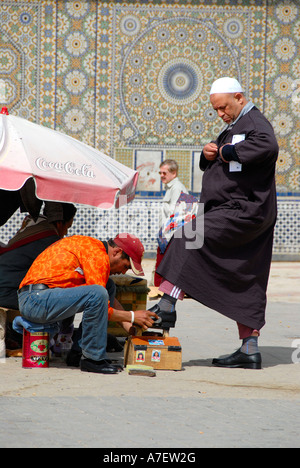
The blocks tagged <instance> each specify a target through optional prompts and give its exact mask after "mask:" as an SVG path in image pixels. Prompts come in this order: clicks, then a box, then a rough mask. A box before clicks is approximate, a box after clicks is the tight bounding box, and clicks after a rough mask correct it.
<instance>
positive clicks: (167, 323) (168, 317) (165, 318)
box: [148, 304, 177, 330]
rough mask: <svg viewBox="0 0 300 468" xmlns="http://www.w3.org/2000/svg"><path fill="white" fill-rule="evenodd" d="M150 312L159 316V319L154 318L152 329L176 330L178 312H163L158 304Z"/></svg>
mask: <svg viewBox="0 0 300 468" xmlns="http://www.w3.org/2000/svg"><path fill="white" fill-rule="evenodd" d="M148 311H149V312H154V313H155V314H156V315H158V319H155V318H154V317H152V319H153V320H154V323H153V325H151V327H150V328H162V329H164V330H168V329H169V328H174V327H175V323H176V318H177V316H176V310H174V311H172V312H167V311H165V310H161V308H160V307H159V305H158V304H155V306H153V307H151V308H150V309H148Z"/></svg>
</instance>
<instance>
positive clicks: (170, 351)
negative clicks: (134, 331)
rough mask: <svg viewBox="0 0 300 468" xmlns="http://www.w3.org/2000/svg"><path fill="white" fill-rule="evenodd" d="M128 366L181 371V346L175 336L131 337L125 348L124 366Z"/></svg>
mask: <svg viewBox="0 0 300 468" xmlns="http://www.w3.org/2000/svg"><path fill="white" fill-rule="evenodd" d="M127 364H129V365H133V364H142V365H146V366H152V367H153V368H154V369H161V370H181V368H182V349H181V345H180V343H179V341H178V338H176V337H174V336H173V337H171V336H168V337H164V336H133V337H131V336H130V337H128V339H127V341H126V343H125V347H124V365H125V366H126V365H127Z"/></svg>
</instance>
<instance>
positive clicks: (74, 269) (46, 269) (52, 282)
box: [20, 236, 113, 318]
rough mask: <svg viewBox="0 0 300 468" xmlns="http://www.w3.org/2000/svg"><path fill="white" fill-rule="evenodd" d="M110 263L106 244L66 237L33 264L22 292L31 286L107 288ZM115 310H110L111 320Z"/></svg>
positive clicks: (45, 251)
mask: <svg viewBox="0 0 300 468" xmlns="http://www.w3.org/2000/svg"><path fill="white" fill-rule="evenodd" d="M109 274H110V262H109V257H108V255H107V253H106V249H105V246H104V245H103V243H102V242H101V241H99V240H97V239H94V238H93V237H87V236H71V237H65V238H63V239H61V240H59V241H57V242H55V243H54V244H52V245H50V247H48V248H47V249H46V250H44V251H43V252H42V253H41V254H40V255H39V256H38V257H37V258H36V259H35V261H34V262H33V264H32V265H31V267H30V269H29V270H28V272H27V274H26V276H25V278H24V279H23V281H22V282H21V284H20V289H21V288H22V287H23V286H26V285H28V284H40V283H41V284H46V285H47V286H49V288H73V287H75V286H85V285H91V284H99V285H100V286H104V287H106V283H107V281H108V278H109ZM112 311H113V309H112V308H111V307H110V306H109V307H108V318H110V316H111V314H112Z"/></svg>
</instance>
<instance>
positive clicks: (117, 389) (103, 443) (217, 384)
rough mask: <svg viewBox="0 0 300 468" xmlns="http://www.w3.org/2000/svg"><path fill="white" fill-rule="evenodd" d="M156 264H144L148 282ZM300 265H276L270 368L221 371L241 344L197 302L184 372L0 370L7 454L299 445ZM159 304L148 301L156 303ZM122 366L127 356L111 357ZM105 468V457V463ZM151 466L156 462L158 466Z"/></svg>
mask: <svg viewBox="0 0 300 468" xmlns="http://www.w3.org/2000/svg"><path fill="white" fill-rule="evenodd" d="M152 268H153V260H145V270H146V276H147V278H148V279H149V278H150V276H151V270H152ZM299 279H300V264H299V263H273V264H272V269H271V276H270V281H269V289H268V306H267V324H266V326H265V327H264V329H263V330H262V334H261V338H260V340H259V345H260V350H261V353H262V357H263V369H262V370H242V369H220V368H215V367H213V366H211V360H212V358H214V357H218V356H220V355H225V354H230V353H231V352H233V351H234V350H235V349H237V347H238V346H239V340H238V335H237V328H236V325H235V323H233V322H231V321H230V320H228V319H227V318H225V317H223V316H221V315H220V314H218V313H216V312H215V311H212V310H210V309H208V308H206V307H204V306H202V305H200V304H198V303H197V302H195V301H193V300H191V299H185V300H184V301H182V302H180V303H178V307H177V311H178V325H177V326H176V329H175V330H173V331H172V333H171V334H172V335H173V336H177V337H178V338H179V341H180V343H181V345H182V351H183V370H182V371H178V372H175V371H157V374H156V377H152V378H150V377H140V376H130V375H128V374H127V372H126V371H123V372H122V373H120V374H118V375H113V376H106V375H96V374H88V373H83V372H80V371H79V370H78V369H76V368H69V367H66V366H65V364H64V362H63V361H62V360H61V359H59V358H54V359H52V360H51V362H50V367H49V369H22V366H21V359H20V358H8V359H6V360H5V362H3V363H1V364H0V396H1V398H0V405H1V411H0V422H1V424H0V447H2V448H11V447H38V448H46V447H72V448H73V447H78V448H93V447H97V448H110V449H111V451H112V453H113V450H114V449H117V448H119V449H120V448H121V449H122V448H123V449H124V450H125V449H126V448H141V447H142V448H143V447H144V448H149V449H152V450H153V452H158V451H160V450H161V449H164V450H165V451H168V452H172V451H174V450H175V449H177V450H180V449H184V450H185V451H190V452H193V451H195V449H199V448H202V447H206V448H213V447H217V448H221V447H245V448H246V447H285V448H287V447H299V445H300V444H299V440H300V437H299V435H300V363H299V361H300V328H299V315H300V307H299V306H300V288H299V286H300V281H299ZM155 303H156V301H151V302H149V303H148V305H149V306H151V305H153V304H155ZM110 357H111V358H113V359H118V360H120V361H122V358H123V355H122V353H113V354H111V355H110ZM99 461H101V460H99ZM151 461H152V460H151Z"/></svg>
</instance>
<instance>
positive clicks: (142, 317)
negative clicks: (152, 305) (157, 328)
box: [134, 310, 158, 330]
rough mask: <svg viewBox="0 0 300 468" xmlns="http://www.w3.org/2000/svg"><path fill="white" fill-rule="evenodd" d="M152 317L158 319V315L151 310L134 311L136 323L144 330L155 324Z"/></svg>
mask: <svg viewBox="0 0 300 468" xmlns="http://www.w3.org/2000/svg"><path fill="white" fill-rule="evenodd" d="M152 318H156V319H158V315H156V314H155V313H154V312H150V311H149V310H136V311H135V312H134V323H135V324H136V325H139V326H140V327H141V328H143V329H144V330H147V328H150V327H151V326H152V325H153V320H152Z"/></svg>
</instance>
